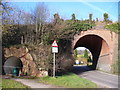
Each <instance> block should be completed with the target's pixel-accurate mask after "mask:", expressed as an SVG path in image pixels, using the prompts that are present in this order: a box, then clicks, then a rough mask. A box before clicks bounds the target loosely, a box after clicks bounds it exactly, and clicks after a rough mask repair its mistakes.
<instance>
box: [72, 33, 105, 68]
mask: <svg viewBox="0 0 120 90" xmlns="http://www.w3.org/2000/svg"><path fill="white" fill-rule="evenodd" d="M102 40H103V39H102V38H101V37H99V36H97V35H86V36H84V37H82V38H80V39H79V40H78V41H77V43H76V45H75V47H74V49H76V48H77V47H86V48H88V49H89V50H90V52H91V53H92V55H93V62H92V63H93V66H92V67H93V69H96V66H97V62H98V58H99V55H100V52H101V48H102Z"/></svg>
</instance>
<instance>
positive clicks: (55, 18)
mask: <svg viewBox="0 0 120 90" xmlns="http://www.w3.org/2000/svg"><path fill="white" fill-rule="evenodd" d="M53 23H54V25H56V24H59V23H60V16H59V14H58V13H55V14H54V22H53Z"/></svg>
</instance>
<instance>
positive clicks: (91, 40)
mask: <svg viewBox="0 0 120 90" xmlns="http://www.w3.org/2000/svg"><path fill="white" fill-rule="evenodd" d="M77 47H86V48H88V49H89V50H90V52H91V53H92V56H93V66H94V69H99V70H102V71H106V72H112V65H113V64H114V62H115V60H116V59H117V57H118V34H116V33H114V32H111V31H109V30H105V29H101V30H100V29H92V30H87V31H81V32H80V33H79V34H76V35H75V36H74V39H73V40H72V51H73V50H74V49H75V48H77ZM4 56H5V58H8V59H7V60H6V61H4V62H3V65H4V70H5V71H6V72H7V73H11V72H12V68H10V67H8V66H11V65H12V66H16V67H21V68H22V69H23V71H24V72H25V71H26V70H28V71H29V72H30V75H33V76H36V75H38V76H40V74H41V72H40V71H38V69H37V68H36V64H35V62H34V60H33V59H34V58H33V57H32V55H31V54H30V53H29V50H28V49H27V48H22V47H21V48H14V47H11V48H4ZM11 56H14V57H11ZM21 56H22V57H21ZM16 57H17V58H18V57H21V58H20V60H17V58H16ZM3 60H4V59H3ZM4 63H5V64H4ZM22 65H23V66H22ZM28 68H29V69H28Z"/></svg>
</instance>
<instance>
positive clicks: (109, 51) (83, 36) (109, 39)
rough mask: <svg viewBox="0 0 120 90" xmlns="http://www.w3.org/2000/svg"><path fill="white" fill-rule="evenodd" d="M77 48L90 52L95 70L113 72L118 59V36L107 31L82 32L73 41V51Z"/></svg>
mask: <svg viewBox="0 0 120 90" xmlns="http://www.w3.org/2000/svg"><path fill="white" fill-rule="evenodd" d="M77 47H86V48H88V49H89V50H90V52H91V53H92V55H93V66H94V68H95V69H99V70H102V71H105V72H112V65H113V64H114V62H115V60H116V59H117V57H118V56H117V55H118V34H116V33H114V32H111V31H109V30H105V29H104V30H87V31H82V32H81V33H80V34H77V35H75V36H74V40H73V41H72V49H75V48H77Z"/></svg>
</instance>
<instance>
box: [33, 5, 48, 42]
mask: <svg viewBox="0 0 120 90" xmlns="http://www.w3.org/2000/svg"><path fill="white" fill-rule="evenodd" d="M32 13H33V14H32V15H33V20H34V24H35V44H39V43H41V42H42V38H41V37H42V34H43V31H44V25H45V23H46V20H47V17H49V13H48V9H47V7H46V6H45V4H44V3H38V4H37V5H36V7H35V10H34V11H33V12H32Z"/></svg>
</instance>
